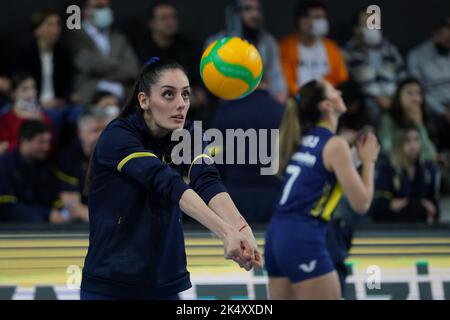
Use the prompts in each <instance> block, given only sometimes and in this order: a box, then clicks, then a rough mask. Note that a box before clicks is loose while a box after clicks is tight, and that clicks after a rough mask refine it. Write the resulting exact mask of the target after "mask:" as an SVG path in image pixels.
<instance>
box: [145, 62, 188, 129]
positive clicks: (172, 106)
mask: <svg viewBox="0 0 450 320" xmlns="http://www.w3.org/2000/svg"><path fill="white" fill-rule="evenodd" d="M190 94H191V88H190V86H189V80H188V78H187V76H186V74H185V73H184V72H183V71H182V70H180V69H173V70H166V71H164V72H163V73H162V74H161V76H160V77H159V81H158V82H157V83H155V84H154V85H152V87H151V92H150V104H149V109H150V110H149V111H150V113H151V115H152V119H153V121H154V122H155V124H156V125H157V126H158V127H159V128H163V129H168V130H176V129H181V128H183V126H184V122H185V120H186V114H187V112H188V110H189V106H190V101H189V98H190Z"/></svg>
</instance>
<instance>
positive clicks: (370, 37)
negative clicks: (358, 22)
mask: <svg viewBox="0 0 450 320" xmlns="http://www.w3.org/2000/svg"><path fill="white" fill-rule="evenodd" d="M361 35H362V40H363V41H364V43H365V44H366V45H367V46H369V47H375V46H377V45H379V44H380V43H381V41H382V40H383V35H382V33H381V30H379V29H368V28H366V27H362V29H361Z"/></svg>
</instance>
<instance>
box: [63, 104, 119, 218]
mask: <svg viewBox="0 0 450 320" xmlns="http://www.w3.org/2000/svg"><path fill="white" fill-rule="evenodd" d="M109 120H110V116H109V114H108V113H107V112H106V110H105V109H104V108H101V107H93V108H90V109H88V110H86V111H85V112H84V113H83V114H82V115H81V116H80V118H79V119H78V137H77V138H76V139H75V140H74V141H72V142H71V143H70V144H69V145H68V146H66V147H65V148H63V149H61V150H60V152H59V154H58V157H57V171H56V176H57V178H58V179H59V182H60V191H61V199H62V201H63V203H64V206H65V207H66V208H67V209H68V210H69V212H70V214H71V217H72V219H75V220H81V221H85V222H87V221H88V217H89V215H88V208H87V198H86V196H85V195H84V192H83V189H84V185H85V177H86V174H87V168H88V165H89V159H90V157H91V155H92V152H93V151H94V148H95V144H96V142H97V140H98V137H99V136H100V134H101V132H102V130H103V129H104V128H105V127H106V125H107V123H108V122H109Z"/></svg>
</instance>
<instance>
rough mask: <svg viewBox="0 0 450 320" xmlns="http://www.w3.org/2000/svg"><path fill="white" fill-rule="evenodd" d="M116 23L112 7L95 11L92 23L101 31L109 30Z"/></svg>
mask: <svg viewBox="0 0 450 320" xmlns="http://www.w3.org/2000/svg"><path fill="white" fill-rule="evenodd" d="M113 21H114V16H113V11H112V10H111V8H110V7H104V8H99V9H94V13H93V18H92V23H93V24H94V25H95V26H96V27H97V28H99V29H106V28H109V27H110V26H111V25H112V23H113Z"/></svg>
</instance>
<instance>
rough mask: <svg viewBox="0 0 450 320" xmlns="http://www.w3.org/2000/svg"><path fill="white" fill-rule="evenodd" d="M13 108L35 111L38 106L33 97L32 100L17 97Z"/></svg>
mask: <svg viewBox="0 0 450 320" xmlns="http://www.w3.org/2000/svg"><path fill="white" fill-rule="evenodd" d="M14 108H16V109H17V110H20V111H22V112H35V111H36V110H37V109H38V108H39V107H38V104H37V101H36V100H35V99H34V100H32V101H29V100H25V99H17V101H16V103H15V105H14Z"/></svg>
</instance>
